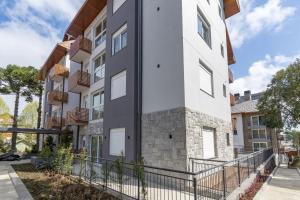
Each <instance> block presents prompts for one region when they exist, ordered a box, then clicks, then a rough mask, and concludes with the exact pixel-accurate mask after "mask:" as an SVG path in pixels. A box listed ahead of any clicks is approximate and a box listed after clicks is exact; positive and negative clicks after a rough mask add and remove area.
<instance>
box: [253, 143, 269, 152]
mask: <svg viewBox="0 0 300 200" xmlns="http://www.w3.org/2000/svg"><path fill="white" fill-rule="evenodd" d="M254 144H259V149H258V151H260V150H262V149H263V148H261V144H266V148H268V143H267V142H252V149H253V151H254Z"/></svg>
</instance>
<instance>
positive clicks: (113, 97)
mask: <svg viewBox="0 0 300 200" xmlns="http://www.w3.org/2000/svg"><path fill="white" fill-rule="evenodd" d="M124 75H125V83H124V84H122V85H121V87H125V88H124V89H125V90H124V91H123V93H121V94H119V95H115V94H113V88H114V87H113V81H114V80H116V79H118V78H120V77H122V76H124ZM126 95H127V70H124V71H121V72H120V73H118V74H116V75H114V76H112V77H111V79H110V100H115V99H119V98H122V97H125V96H126Z"/></svg>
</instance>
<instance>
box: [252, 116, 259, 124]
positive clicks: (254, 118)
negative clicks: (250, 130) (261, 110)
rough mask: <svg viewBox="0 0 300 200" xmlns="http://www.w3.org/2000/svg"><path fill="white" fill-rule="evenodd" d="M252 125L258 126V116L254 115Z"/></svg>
mask: <svg viewBox="0 0 300 200" xmlns="http://www.w3.org/2000/svg"><path fill="white" fill-rule="evenodd" d="M252 125H253V126H258V117H252Z"/></svg>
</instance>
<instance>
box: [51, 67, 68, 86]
mask: <svg viewBox="0 0 300 200" xmlns="http://www.w3.org/2000/svg"><path fill="white" fill-rule="evenodd" d="M68 77H69V69H68V68H66V67H65V66H63V65H61V64H55V65H54V67H53V69H52V71H51V72H50V79H51V80H53V81H55V82H61V81H62V80H63V78H68Z"/></svg>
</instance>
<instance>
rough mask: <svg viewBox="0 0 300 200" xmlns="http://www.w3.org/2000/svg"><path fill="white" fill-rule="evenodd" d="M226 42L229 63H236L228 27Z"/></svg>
mask: <svg viewBox="0 0 300 200" xmlns="http://www.w3.org/2000/svg"><path fill="white" fill-rule="evenodd" d="M226 43H227V59H228V65H232V64H235V63H236V60H235V56H234V52H233V49H232V45H231V40H230V37H229V34H228V30H227V28H226Z"/></svg>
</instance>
